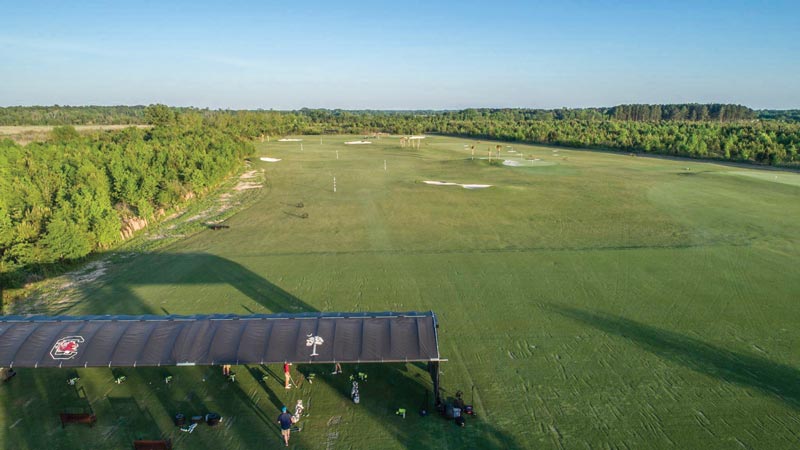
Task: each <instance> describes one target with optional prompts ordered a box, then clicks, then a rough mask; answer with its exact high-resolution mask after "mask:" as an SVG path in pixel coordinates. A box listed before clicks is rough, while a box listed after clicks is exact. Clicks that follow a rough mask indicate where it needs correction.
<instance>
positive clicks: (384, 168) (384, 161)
mask: <svg viewBox="0 0 800 450" xmlns="http://www.w3.org/2000/svg"><path fill="white" fill-rule="evenodd" d="M383 171H384V172H386V160H385V159H384V160H383Z"/></svg>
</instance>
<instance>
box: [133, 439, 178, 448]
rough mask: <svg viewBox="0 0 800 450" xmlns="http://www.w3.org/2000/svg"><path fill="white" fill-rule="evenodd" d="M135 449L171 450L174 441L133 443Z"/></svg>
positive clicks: (141, 441)
mask: <svg viewBox="0 0 800 450" xmlns="http://www.w3.org/2000/svg"><path fill="white" fill-rule="evenodd" d="M133 448H134V449H136V450H171V449H172V439H167V440H162V441H144V440H138V441H133Z"/></svg>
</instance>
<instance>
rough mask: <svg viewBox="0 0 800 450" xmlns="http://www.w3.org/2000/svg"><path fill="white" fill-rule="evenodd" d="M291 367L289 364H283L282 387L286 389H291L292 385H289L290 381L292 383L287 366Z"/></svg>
mask: <svg viewBox="0 0 800 450" xmlns="http://www.w3.org/2000/svg"><path fill="white" fill-rule="evenodd" d="M291 365H292V363H290V362H288V363H287V362H285V363H283V378H284V379H285V382H284V384H283V386H284V387H285V388H286V389H291V388H292V385H291V384H290V383H291V381H292V375H291V374H290V373H289V366H291Z"/></svg>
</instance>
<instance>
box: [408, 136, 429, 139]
mask: <svg viewBox="0 0 800 450" xmlns="http://www.w3.org/2000/svg"><path fill="white" fill-rule="evenodd" d="M409 139H425V136H411V137H410V138H409Z"/></svg>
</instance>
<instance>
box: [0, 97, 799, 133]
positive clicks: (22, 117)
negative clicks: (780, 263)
mask: <svg viewBox="0 0 800 450" xmlns="http://www.w3.org/2000/svg"><path fill="white" fill-rule="evenodd" d="M155 106H160V108H157V109H156V110H153V108H152V106H151V107H144V106H58V105H56V106H12V107H7V108H0V125H92V124H94V125H118V124H121V125H127V124H155V123H161V121H162V120H163V119H165V114H166V113H168V112H171V113H172V114H173V115H176V114H180V113H195V114H198V115H200V116H201V117H204V118H208V117H212V116H223V117H224V116H237V115H242V114H244V115H248V114H255V115H258V116H267V117H270V116H273V117H274V116H282V117H286V118H289V119H292V118H294V119H300V120H305V121H307V122H308V123H317V124H324V123H331V124H332V126H334V127H337V128H338V127H342V126H346V125H348V124H352V123H353V122H354V119H358V120H363V119H365V118H381V119H395V120H397V119H401V120H402V119H404V118H408V117H420V116H423V117H430V116H436V115H447V116H449V117H457V118H460V119H465V120H472V119H476V118H479V117H486V116H492V117H496V118H497V117H503V118H511V117H513V118H514V119H515V120H610V119H614V120H633V121H637V122H659V121H665V120H667V121H690V122H708V121H710V122H737V121H743V120H753V119H764V120H787V121H798V120H800V114H798V111H797V110H788V111H776V110H763V111H758V112H757V111H754V110H752V109H750V108H748V107H746V106H742V105H728V104H697V103H687V104H671V105H643V104H636V105H618V106H613V107H608V108H572V109H569V108H561V109H465V110H461V111H450V112H445V111H375V110H360V111H344V110H338V109H334V110H322V109H307V108H304V109H301V110H298V111H280V112H279V111H264V110H256V111H232V110H209V109H198V108H175V107H166V106H163V105H155ZM149 113H155V117H154V116H152V115H150V116H149V115H148V114H149ZM323 128H324V127H323ZM323 131H324V130H323Z"/></svg>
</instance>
